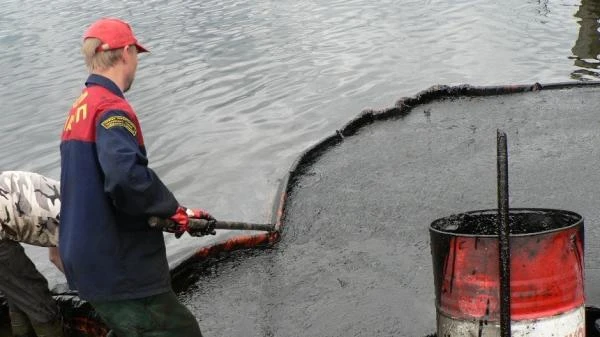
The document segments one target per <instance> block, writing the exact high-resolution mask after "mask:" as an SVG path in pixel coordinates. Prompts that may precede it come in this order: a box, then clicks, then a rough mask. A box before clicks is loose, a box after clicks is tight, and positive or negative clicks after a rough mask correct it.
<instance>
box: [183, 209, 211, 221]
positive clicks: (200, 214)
mask: <svg viewBox="0 0 600 337" xmlns="http://www.w3.org/2000/svg"><path fill="white" fill-rule="evenodd" d="M187 212H188V214H192V215H190V218H192V219H204V220H209V221H211V220H216V219H215V218H214V217H213V216H212V215H210V213H208V212H207V211H205V210H203V209H202V208H195V209H194V208H188V209H187Z"/></svg>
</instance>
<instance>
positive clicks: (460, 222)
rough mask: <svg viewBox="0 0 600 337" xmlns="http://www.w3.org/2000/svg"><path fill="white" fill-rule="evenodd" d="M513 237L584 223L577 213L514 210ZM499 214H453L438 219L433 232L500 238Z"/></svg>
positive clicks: (512, 210) (495, 211) (511, 214)
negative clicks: (497, 236)
mask: <svg viewBox="0 0 600 337" xmlns="http://www.w3.org/2000/svg"><path fill="white" fill-rule="evenodd" d="M508 220H509V230H510V234H514V235H518V234H534V233H541V232H545V231H551V230H556V229H561V228H566V227H570V226H573V225H575V224H576V223H578V222H579V221H581V217H580V216H579V215H577V214H575V213H571V212H565V211H558V210H551V209H537V210H534V209H511V210H510V212H509V215H508ZM498 223H499V220H498V211H497V210H484V211H472V212H465V213H460V214H454V215H451V216H448V217H445V218H442V219H438V220H436V221H434V222H433V223H432V224H431V228H433V229H436V230H439V231H442V232H448V233H453V234H464V235H498Z"/></svg>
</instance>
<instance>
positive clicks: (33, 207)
mask: <svg viewBox="0 0 600 337" xmlns="http://www.w3.org/2000/svg"><path fill="white" fill-rule="evenodd" d="M59 191H60V185H59V183H58V182H57V181H56V180H53V179H50V178H47V177H44V176H42V175H39V174H37V173H32V172H22V171H4V172H0V239H9V240H14V241H18V242H23V243H28V244H32V245H36V246H43V247H52V246H56V245H57V244H58V224H59V212H60V192H59Z"/></svg>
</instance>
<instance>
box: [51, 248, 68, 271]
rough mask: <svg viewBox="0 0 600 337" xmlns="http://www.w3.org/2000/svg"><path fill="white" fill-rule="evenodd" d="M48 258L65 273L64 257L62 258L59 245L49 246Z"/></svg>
mask: <svg viewBox="0 0 600 337" xmlns="http://www.w3.org/2000/svg"><path fill="white" fill-rule="evenodd" d="M48 258H50V261H51V262H52V263H54V265H55V266H56V268H58V270H60V271H61V272H62V273H63V274H64V273H65V269H64V267H63V263H62V259H61V258H60V254H59V253H58V247H48Z"/></svg>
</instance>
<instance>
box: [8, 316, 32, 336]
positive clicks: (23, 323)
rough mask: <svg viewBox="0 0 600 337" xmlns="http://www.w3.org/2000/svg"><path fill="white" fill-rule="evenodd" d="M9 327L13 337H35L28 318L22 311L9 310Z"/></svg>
mask: <svg viewBox="0 0 600 337" xmlns="http://www.w3.org/2000/svg"><path fill="white" fill-rule="evenodd" d="M8 314H9V315H10V327H11V329H12V334H13V336H14V337H36V336H35V332H34V330H33V326H31V322H30V321H29V317H27V315H25V313H24V312H22V311H13V310H9V312H8Z"/></svg>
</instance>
